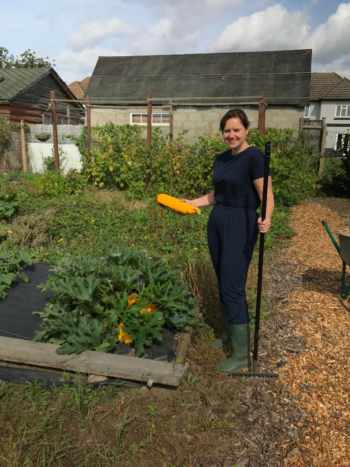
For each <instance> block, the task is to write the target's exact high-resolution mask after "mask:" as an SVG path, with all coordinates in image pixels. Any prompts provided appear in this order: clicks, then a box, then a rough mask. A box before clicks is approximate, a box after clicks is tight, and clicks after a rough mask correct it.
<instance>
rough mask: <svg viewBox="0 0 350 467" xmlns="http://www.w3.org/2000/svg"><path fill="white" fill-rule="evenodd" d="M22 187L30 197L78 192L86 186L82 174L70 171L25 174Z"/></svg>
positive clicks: (52, 196) (46, 196)
mask: <svg viewBox="0 0 350 467" xmlns="http://www.w3.org/2000/svg"><path fill="white" fill-rule="evenodd" d="M22 181H23V186H22V188H20V189H24V191H26V192H27V193H29V194H30V196H31V197H33V196H34V197H39V198H56V197H59V196H63V195H72V194H79V193H81V192H82V191H84V190H85V189H86V188H87V181H86V179H85V177H84V176H82V175H80V174H77V173H76V172H74V171H70V172H68V173H67V175H62V174H58V173H56V172H47V173H45V174H38V173H36V174H26V175H24V176H23V179H22Z"/></svg>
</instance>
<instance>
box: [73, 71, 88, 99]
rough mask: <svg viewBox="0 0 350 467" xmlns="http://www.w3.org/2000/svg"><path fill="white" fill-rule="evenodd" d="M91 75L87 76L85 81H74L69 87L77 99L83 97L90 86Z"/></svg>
mask: <svg viewBox="0 0 350 467" xmlns="http://www.w3.org/2000/svg"><path fill="white" fill-rule="evenodd" d="M90 78H91V76H87V77H86V78H84V79H83V81H73V83H71V84H70V85H69V86H68V87H69V89H70V90H71V92H72V93H73V94H74V95H75V97H76V98H77V99H82V98H83V97H84V93H85V91H86V89H87V87H88V84H89V82H90Z"/></svg>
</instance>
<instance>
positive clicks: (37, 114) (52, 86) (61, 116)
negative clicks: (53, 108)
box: [0, 68, 85, 124]
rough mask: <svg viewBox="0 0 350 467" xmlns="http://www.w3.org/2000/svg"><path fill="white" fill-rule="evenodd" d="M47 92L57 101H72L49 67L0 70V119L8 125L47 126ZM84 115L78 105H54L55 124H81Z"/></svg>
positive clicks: (63, 84) (73, 98)
mask: <svg viewBox="0 0 350 467" xmlns="http://www.w3.org/2000/svg"><path fill="white" fill-rule="evenodd" d="M50 91H55V97H56V98H57V99H71V100H75V96H74V95H73V93H72V92H71V91H70V90H69V89H68V86H67V85H66V84H65V82H64V81H63V80H62V79H61V78H60V77H59V76H58V74H57V73H56V71H55V70H54V69H53V68H2V69H0V116H3V117H6V118H8V119H9V121H10V123H20V122H21V120H23V121H24V122H25V123H50V122H51V112H49V107H50ZM84 116H85V110H84V108H83V106H82V105H81V104H80V103H78V102H58V103H57V118H58V123H59V124H60V123H61V124H62V123H71V124H78V123H81V122H82V121H83V119H84Z"/></svg>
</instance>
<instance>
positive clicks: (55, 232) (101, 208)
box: [0, 191, 292, 467]
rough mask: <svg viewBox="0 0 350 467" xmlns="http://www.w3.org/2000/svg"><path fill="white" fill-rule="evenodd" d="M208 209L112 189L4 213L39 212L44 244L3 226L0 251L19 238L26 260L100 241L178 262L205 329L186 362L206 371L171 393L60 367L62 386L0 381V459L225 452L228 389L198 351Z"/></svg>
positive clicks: (204, 343) (180, 462)
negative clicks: (177, 208)
mask: <svg viewBox="0 0 350 467" xmlns="http://www.w3.org/2000/svg"><path fill="white" fill-rule="evenodd" d="M210 210H211V209H210V208H208V209H203V210H202V215H201V216H180V215H176V214H174V213H172V212H170V211H166V210H164V209H162V208H160V207H159V206H157V205H156V203H155V200H154V199H144V200H142V202H141V201H133V200H130V199H127V198H126V197H125V196H124V195H123V194H121V193H118V192H104V191H101V192H91V191H87V192H85V193H83V194H79V195H71V196H67V195H64V194H62V195H60V196H57V197H51V198H45V197H42V198H38V197H30V196H24V195H23V196H22V203H21V208H20V211H19V213H18V214H17V216H16V217H14V218H13V220H10V221H7V225H8V230H12V231H13V229H14V228H15V226H16V225H17V226H23V225H27V224H25V222H24V220H25V219H26V218H28V217H29V216H31V221H32V219H33V218H34V219H35V216H38V214H39V213H40V214H41V217H40V218H39V217H37V218H38V219H40V232H41V234H42V238H43V239H44V242H43V244H42V245H40V246H33V243H32V237H31V243H30V244H29V243H28V244H26V242H27V240H26V238H29V237H28V232H27V230H28V229H27V230H26V231H25V235H24V234H23V236H22V237H21V232H20V231H18V232H16V234H18V235H17V237H16V238H17V243H16V242H14V240H13V239H12V238H11V234H8V235H7V237H5V238H4V240H3V241H2V244H1V245H0V248H1V249H4V250H9V249H15V248H19V246H20V247H21V248H25V249H27V250H29V251H30V253H31V255H32V257H33V259H34V261H36V262H39V261H42V262H46V263H51V264H52V263H54V262H55V261H57V260H58V259H60V258H62V257H63V256H64V255H67V254H70V253H74V254H81V255H84V254H86V253H89V254H93V255H96V256H98V255H99V254H101V240H107V241H108V242H110V243H112V244H116V245H118V244H120V243H124V244H126V245H129V246H132V245H135V248H138V249H146V250H147V251H148V252H149V253H150V254H151V255H152V256H161V257H163V258H165V259H166V261H167V262H168V263H169V264H170V265H172V266H178V267H180V268H181V271H182V277H183V281H184V282H185V283H186V284H187V285H188V288H189V291H190V292H191V293H192V294H193V296H194V297H195V298H196V300H197V306H198V308H199V309H200V311H201V312H202V315H203V317H204V319H205V320H206V321H207V323H208V324H209V327H208V328H205V329H201V330H196V332H195V339H196V345H195V354H194V355H193V356H192V361H200V362H201V364H202V366H203V368H204V370H203V371H204V373H205V375H204V376H203V374H200V373H197V371H196V368H195V367H193V368H191V371H190V372H189V373H188V374H187V376H186V378H185V381H184V384H183V385H182V386H181V388H179V389H178V390H177V391H176V392H175V391H167V390H160V389H159V390H158V389H157V388H154V389H152V391H151V393H150V395H149V396H148V395H144V393H142V394H141V393H140V392H139V389H138V388H136V389H130V390H128V391H123V390H122V389H121V388H118V387H101V388H99V389H93V388H92V387H90V386H88V385H86V384H85V380H84V378H83V377H82V376H80V375H78V376H76V378H75V379H74V380H73V381H72V380H71V377H70V376H69V375H67V374H66V375H63V378H64V385H63V387H61V388H53V389H52V390H51V391H47V390H46V389H45V388H43V387H42V386H41V385H40V384H39V383H38V382H36V381H34V382H33V383H31V384H29V385H26V386H17V385H15V384H11V383H5V382H1V381H0V445H1V446H2V449H1V453H0V467H2V466H6V467H10V466H11V467H12V466H13V467H14V466H16V467H17V466H19V465H21V466H22V465H23V466H25V467H27V466H28V467H29V466H30V467H32V466H33V467H34V466H45V467H50V466H55V467H56V466H58V467H59V466H62V467H65V466H69V467H70V466H91V465H93V466H116V465H118V466H122V467H123V466H133V467H134V466H143V467H147V466H151V465H152V466H153V465H164V466H171V465H173V466H176V467H178V466H179V467H180V466H181V467H183V466H185V467H189V466H190V465H191V464H193V458H194V457H193V455H194V452H195V451H196V450H198V449H199V450H200V449H202V450H203V449H207V447H208V448H209V449H212V453H213V457H212V458H211V459H212V460H211V461H210V462H213V460H214V459H216V460H217V459H220V458H223V459H224V456H225V455H226V454H225V453H227V452H231V451H232V443H233V441H236V442H237V441H239V436H238V435H237V430H238V428H239V421H237V420H236V419H235V418H234V417H233V416H232V417H231V418H230V417H228V414H230V413H231V403H232V400H233V399H234V397H235V395H236V393H235V389H234V388H227V389H225V390H222V389H221V386H220V380H218V379H216V380H213V381H212V374H211V372H212V368H213V365H214V363H216V361H219V360H220V359H222V358H223V354H221V353H220V352H219V353H213V354H210V355H212V356H210V358H208V355H207V354H208V351H207V349H208V346H209V342H210V341H211V340H212V339H213V328H214V329H215V328H216V327H217V323H218V319H217V317H218V316H220V310H219V298H218V290H217V283H216V278H215V274H214V271H213V268H212V265H211V261H210V257H209V252H208V247H207V239H206V224H207V221H208V217H209V214H210ZM45 213H48V214H50V215H47V216H46V217H45ZM45 219H46V220H45ZM287 219H288V211H287V210H277V211H276V213H275V216H274V223H273V229H272V231H271V233H270V234H269V235H268V236H267V241H266V246H267V248H271V247H273V246H276V245H283V244H285V242H287V241H288V239H289V238H290V237H291V235H292V232H291V231H290V230H289V228H288V221H287ZM24 230H25V229H24ZM18 239H19V240H18ZM28 242H29V241H28ZM256 259H257V255H256V254H255V256H254V260H253V264H252V267H251V273H250V278H249V280H248V288H247V298H248V302H249V304H250V307H251V308H253V305H254V302H255V286H256V285H255V284H256ZM203 355H205V357H206V358H205V359H203ZM237 384H239V385H241V386H242V385H244V384H246V383H245V382H243V381H239V382H238V383H237ZM203 404H204V405H203ZM213 417H214V419H213ZM184 437H185V438H184ZM218 438H220V441H219V440H218ZM186 446H189V447H186ZM201 446H202V447H201ZM179 448H180V449H179ZM208 465H212V464H210V463H209V464H208ZM233 465H234V464H233Z"/></svg>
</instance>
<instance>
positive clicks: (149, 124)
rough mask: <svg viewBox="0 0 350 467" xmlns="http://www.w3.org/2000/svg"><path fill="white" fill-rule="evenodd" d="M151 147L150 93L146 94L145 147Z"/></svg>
mask: <svg viewBox="0 0 350 467" xmlns="http://www.w3.org/2000/svg"><path fill="white" fill-rule="evenodd" d="M151 145H152V91H148V93H147V146H148V149H151Z"/></svg>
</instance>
